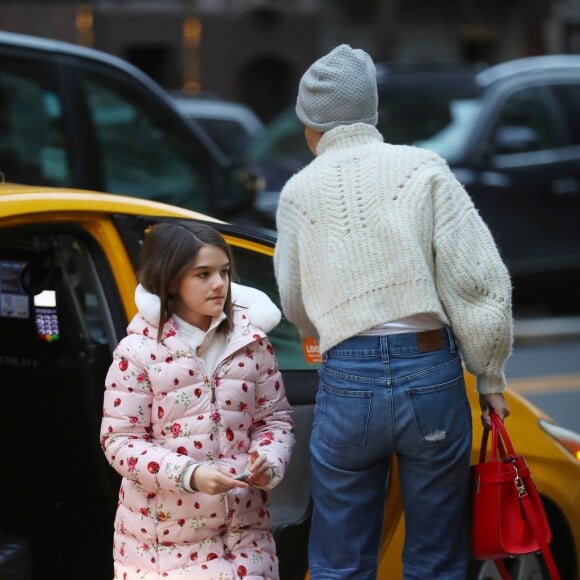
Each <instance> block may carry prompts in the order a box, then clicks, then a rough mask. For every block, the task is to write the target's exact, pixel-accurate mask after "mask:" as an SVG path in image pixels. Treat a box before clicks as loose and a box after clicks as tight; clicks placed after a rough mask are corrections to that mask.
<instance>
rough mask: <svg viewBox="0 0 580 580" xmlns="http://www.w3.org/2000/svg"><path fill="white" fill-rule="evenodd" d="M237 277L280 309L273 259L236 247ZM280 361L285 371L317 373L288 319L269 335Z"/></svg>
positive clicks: (283, 319) (234, 249) (234, 247)
mask: <svg viewBox="0 0 580 580" xmlns="http://www.w3.org/2000/svg"><path fill="white" fill-rule="evenodd" d="M232 249H233V251H234V261H235V264H236V273H237V275H238V278H239V282H240V283H241V284H246V285H248V286H252V287H254V288H259V289H260V290H262V292H265V293H266V294H267V295H268V296H269V297H270V298H271V299H272V300H273V301H274V302H275V303H276V304H277V305H278V307H280V297H279V295H278V288H277V286H276V279H275V278H274V267H273V264H272V257H271V256H267V255H264V254H260V253H257V252H254V251H251V250H247V249H243V248H240V247H236V246H234V245H232ZM268 336H269V338H270V340H271V342H272V345H273V346H274V350H275V352H276V357H277V358H278V362H279V364H280V368H281V369H282V370H283V371H289V370H293V371H296V370H309V369H316V368H317V367H316V365H315V364H314V363H309V362H307V360H306V357H305V352H304V346H303V345H302V343H301V341H300V336H299V334H298V331H297V330H296V327H295V326H294V325H293V324H291V323H290V322H288V320H286V319H285V318H284V317H282V321H281V322H280V324H279V325H278V326H277V327H276V328H274V329H273V330H272V331H270V332H269V333H268Z"/></svg>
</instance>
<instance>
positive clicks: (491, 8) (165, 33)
mask: <svg viewBox="0 0 580 580" xmlns="http://www.w3.org/2000/svg"><path fill="white" fill-rule="evenodd" d="M0 29H2V30H7V31H12V32H21V33H27V34H35V35H40V36H46V37H50V38H56V39H59V40H66V41H69V42H77V43H79V44H83V45H86V46H92V47H94V48H97V49H100V50H104V51H106V52H109V53H112V54H115V55H117V56H120V57H121V58H124V59H126V60H128V61H130V62H132V63H133V64H135V65H137V66H138V67H140V68H141V69H143V70H144V71H145V72H146V73H147V74H149V75H150V76H152V77H153V78H154V79H155V80H157V81H158V82H159V83H160V84H161V85H162V86H163V87H165V88H166V89H169V90H174V91H177V90H182V91H186V92H189V93H191V94H198V93H200V92H204V93H211V94H216V95H219V96H221V97H223V98H226V99H229V100H236V101H241V102H244V103H246V104H248V105H249V106H251V107H252V108H253V109H254V110H255V111H256V112H257V113H258V114H259V115H260V116H261V117H262V119H263V120H264V121H266V122H267V121H269V120H271V119H272V118H273V117H274V116H275V115H276V114H277V113H278V112H279V111H281V110H282V109H283V108H284V107H286V106H287V105H288V104H290V103H291V102H292V101H293V100H294V98H295V92H296V86H297V83H298V80H299V78H300V75H301V74H302V72H303V71H304V70H305V69H306V68H307V67H308V66H309V64H310V63H311V62H312V61H313V60H314V59H315V58H317V57H318V56H320V55H321V54H323V53H324V52H326V51H327V50H329V49H330V48H331V47H333V46H334V45H336V44H338V43H341V42H347V43H349V44H351V45H353V46H357V47H361V48H364V49H366V50H367V51H368V52H369V53H370V54H371V55H372V56H373V58H374V59H375V60H377V61H387V60H388V61H405V62H417V61H420V62H423V63H425V62H454V63H463V64H465V63H478V62H483V63H487V64H494V63H497V62H501V61H504V60H509V59H512V58H517V57H521V56H529V55H534V54H545V53H578V52H580V2H579V1H578V0H487V1H486V2H482V1H481V0H451V1H449V2H430V1H429V0H405V1H403V0H164V1H160V0H157V1H153V0H117V1H114V0H93V1H92V2H88V1H86V2H78V1H73V0H68V1H67V0H54V1H51V0H43V1H39V0H3V1H2V3H0Z"/></svg>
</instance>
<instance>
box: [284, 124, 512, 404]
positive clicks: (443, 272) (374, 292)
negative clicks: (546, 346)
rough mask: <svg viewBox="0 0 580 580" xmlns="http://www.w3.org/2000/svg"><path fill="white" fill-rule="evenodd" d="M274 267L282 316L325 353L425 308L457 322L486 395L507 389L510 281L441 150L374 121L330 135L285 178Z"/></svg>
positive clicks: (461, 340)
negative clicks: (388, 137) (409, 142)
mask: <svg viewBox="0 0 580 580" xmlns="http://www.w3.org/2000/svg"><path fill="white" fill-rule="evenodd" d="M277 229H278V241H277V244H276V249H275V253H274V267H275V273H276V278H277V282H278V287H279V291H280V296H281V300H282V308H283V311H284V314H285V316H286V317H287V318H288V319H289V320H290V321H291V322H293V323H294V324H295V325H296V326H297V327H298V328H299V329H300V331H301V333H302V334H303V335H308V336H313V337H314V338H317V339H318V340H319V342H320V350H321V352H325V351H327V350H328V349H330V348H332V347H333V346H335V345H336V344H338V343H340V342H342V341H343V340H345V339H346V338H349V337H351V336H355V335H357V334H359V333H361V332H363V331H365V330H367V329H369V328H371V327H374V326H376V325H379V324H382V323H385V322H390V321H394V320H398V319H400V318H405V317H408V316H412V315H414V314H418V313H431V314H434V315H436V316H437V317H438V318H439V319H440V321H441V323H442V325H451V327H452V329H453V332H454V334H455V337H456V338H457V340H458V342H459V347H460V352H461V355H462V358H463V360H464V362H465V364H466V366H467V368H468V369H469V370H470V371H471V372H472V373H473V374H474V375H476V377H477V389H478V391H479V392H480V393H495V392H501V391H503V390H504V388H505V376H504V365H505V361H506V359H507V357H508V356H509V354H510V352H511V346H512V326H513V325H512V309H511V282H510V277H509V274H508V271H507V269H506V267H505V265H504V263H503V261H502V259H501V256H500V254H499V251H498V249H497V247H496V245H495V242H494V240H493V238H492V236H491V233H490V231H489V229H488V227H487V226H486V224H485V223H484V222H483V220H482V219H481V217H480V216H479V214H478V212H477V210H476V209H475V207H474V205H473V203H472V201H471V198H470V197H469V195H468V194H467V193H466V192H465V190H464V189H463V187H462V186H461V184H460V183H459V182H458V181H457V180H456V179H455V177H454V176H453V174H452V173H451V171H450V170H449V168H448V166H447V164H446V162H445V161H444V160H443V159H442V158H441V157H439V156H438V155H437V154H435V153H433V152H431V151H427V150H424V149H419V148H416V147H409V146H400V145H397V146H395V145H389V144H386V143H383V139H382V136H381V135H380V133H379V132H378V131H377V130H376V129H375V128H374V127H372V126H371V125H368V124H364V123H357V124H354V125H344V126H339V127H337V128H335V129H333V130H331V131H329V132H327V133H325V134H324V135H323V137H322V139H321V140H320V142H319V144H318V150H317V157H316V158H315V159H314V160H313V161H312V162H311V163H310V164H309V165H307V166H306V167H305V168H304V169H302V170H301V171H300V172H298V173H297V174H295V175H294V176H293V177H292V178H291V179H290V180H289V181H288V182H287V184H286V185H285V187H284V189H283V191H282V193H281V196H280V202H279V206H278V213H277Z"/></svg>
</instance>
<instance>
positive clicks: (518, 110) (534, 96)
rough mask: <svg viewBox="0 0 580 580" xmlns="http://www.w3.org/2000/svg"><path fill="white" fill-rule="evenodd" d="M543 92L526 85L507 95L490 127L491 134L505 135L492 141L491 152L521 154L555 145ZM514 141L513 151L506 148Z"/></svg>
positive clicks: (552, 125)
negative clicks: (515, 143)
mask: <svg viewBox="0 0 580 580" xmlns="http://www.w3.org/2000/svg"><path fill="white" fill-rule="evenodd" d="M544 95H545V93H544V91H543V89H542V88H539V87H528V88H525V89H522V90H519V91H517V92H515V93H513V94H512V95H510V96H509V97H508V99H507V100H506V101H505V103H504V105H503V107H502V109H501V111H500V114H499V116H498V119H497V122H496V124H495V126H494V129H493V135H494V136H496V137H497V136H498V135H503V136H504V137H505V138H502V139H501V140H496V144H495V150H494V151H492V153H496V154H501V153H512V152H517V153H525V152H531V151H542V150H545V149H553V148H555V147H557V146H558V139H557V137H556V135H555V132H554V124H553V122H552V119H551V117H550V111H549V107H548V103H547V101H546V99H545V98H544ZM508 132H509V133H508ZM510 137H511V138H510ZM514 140H517V141H519V147H518V148H517V150H513V151H512V150H511V149H507V148H506V147H508V146H510V145H509V144H511V143H513V142H514Z"/></svg>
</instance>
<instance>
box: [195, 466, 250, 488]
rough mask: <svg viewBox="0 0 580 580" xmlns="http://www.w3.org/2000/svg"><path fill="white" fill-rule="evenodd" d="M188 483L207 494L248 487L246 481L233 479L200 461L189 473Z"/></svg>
mask: <svg viewBox="0 0 580 580" xmlns="http://www.w3.org/2000/svg"><path fill="white" fill-rule="evenodd" d="M190 483H191V487H192V488H193V489H197V490H198V491H202V492H203V493H207V494H209V495H218V494H220V493H225V492H226V491H229V490H230V489H233V488H234V487H249V485H248V484H247V483H246V482H244V481H239V480H237V479H234V478H233V477H230V476H229V475H226V474H225V473H222V472H221V471H220V470H219V469H218V468H217V467H214V466H212V465H208V464H207V463H202V464H201V465H200V466H199V467H196V469H195V471H194V472H193V473H192V475H191V481H190Z"/></svg>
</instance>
